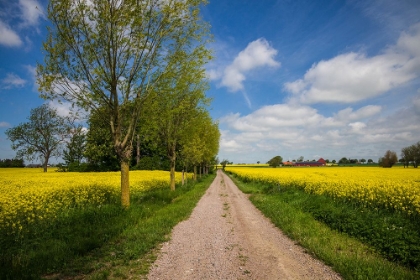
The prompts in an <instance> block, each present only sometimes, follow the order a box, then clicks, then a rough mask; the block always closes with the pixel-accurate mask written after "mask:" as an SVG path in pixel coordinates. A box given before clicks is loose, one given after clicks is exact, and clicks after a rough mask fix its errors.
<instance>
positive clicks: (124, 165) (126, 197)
mask: <svg viewBox="0 0 420 280" xmlns="http://www.w3.org/2000/svg"><path fill="white" fill-rule="evenodd" d="M128 162H129V160H128V159H123V160H121V205H122V207H124V208H129V207H130V166H129V164H128Z"/></svg>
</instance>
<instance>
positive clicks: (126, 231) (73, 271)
mask: <svg viewBox="0 0 420 280" xmlns="http://www.w3.org/2000/svg"><path fill="white" fill-rule="evenodd" d="M213 179H214V176H209V177H207V178H206V179H204V180H203V181H202V182H198V183H197V184H193V183H190V184H187V185H185V186H183V187H181V186H179V187H178V188H177V190H176V191H174V192H169V191H168V189H166V188H165V189H154V190H150V191H147V192H144V193H140V194H138V195H136V196H134V197H132V204H133V207H131V208H129V209H123V208H121V206H119V205H118V202H117V201H118V198H117V197H114V198H110V201H109V204H107V205H104V206H102V207H100V208H98V207H89V206H87V207H84V208H80V209H74V210H72V211H69V212H66V213H62V214H61V215H60V217H58V218H57V219H56V221H54V222H50V221H44V223H43V224H37V225H36V226H34V227H33V228H31V229H30V232H29V233H27V234H26V235H20V236H7V235H5V234H3V233H1V232H0V247H1V248H2V253H1V255H0V279H39V278H40V277H41V276H43V275H46V274H52V275H56V277H57V278H60V279H67V278H74V277H75V276H77V275H83V276H86V274H91V273H93V274H95V275H92V277H95V276H97V274H98V273H109V274H110V275H111V274H113V273H114V272H115V271H117V270H119V269H122V270H124V268H126V267H129V269H127V270H126V271H127V272H126V273H128V274H129V273H130V271H131V270H133V268H134V270H136V268H137V270H138V267H139V266H140V263H139V262H138V260H139V259H140V260H142V262H141V263H142V264H143V265H146V266H147V265H150V263H149V264H145V260H143V258H144V257H145V256H146V255H147V254H148V253H149V252H151V251H152V250H153V249H154V248H156V247H157V245H158V244H159V243H162V242H164V241H166V240H167V236H168V234H170V232H171V230H172V228H173V227H174V226H175V225H176V224H178V223H179V222H180V221H182V220H184V219H186V218H187V217H188V216H189V215H190V213H191V212H192V210H193V208H194V207H195V205H196V203H197V202H198V200H199V199H200V198H201V196H202V195H203V194H204V192H205V191H206V189H207V188H208V187H209V185H210V183H211V182H212V181H213ZM131 262H133V266H132V267H130V265H131ZM100 267H101V268H103V269H106V270H105V271H104V270H103V269H99V271H97V272H94V271H95V270H98V268H100ZM141 273H143V274H144V273H147V268H146V269H145V268H143V270H142V271H141ZM127 276H128V275H127ZM132 276H135V277H139V275H132ZM76 278H77V277H76ZM125 278H127V277H125Z"/></svg>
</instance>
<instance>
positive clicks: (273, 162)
mask: <svg viewBox="0 0 420 280" xmlns="http://www.w3.org/2000/svg"><path fill="white" fill-rule="evenodd" d="M282 162H283V158H282V157H281V156H275V157H273V158H272V159H270V160H269V161H268V162H267V163H268V165H269V166H271V167H278V166H280V164H281V163H282Z"/></svg>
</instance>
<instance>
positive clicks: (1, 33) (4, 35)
mask: <svg viewBox="0 0 420 280" xmlns="http://www.w3.org/2000/svg"><path fill="white" fill-rule="evenodd" d="M0 45H4V46H6V47H18V46H20V45H22V40H21V39H20V37H19V35H18V34H17V33H16V32H15V31H13V30H12V29H11V28H10V27H9V26H8V25H7V24H6V23H4V22H3V21H1V20H0Z"/></svg>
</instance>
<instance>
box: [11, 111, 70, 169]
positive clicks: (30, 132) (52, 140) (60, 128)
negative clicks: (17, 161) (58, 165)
mask: <svg viewBox="0 0 420 280" xmlns="http://www.w3.org/2000/svg"><path fill="white" fill-rule="evenodd" d="M28 120H29V121H28V122H26V123H21V124H19V125H18V126H16V127H13V128H9V129H8V130H6V135H7V137H8V138H9V140H10V141H12V149H13V150H17V156H18V158H26V159H28V160H34V159H37V158H39V159H41V160H42V165H43V167H44V172H47V166H48V161H49V159H50V158H51V157H52V156H60V155H61V152H62V145H63V143H64V142H65V140H66V138H67V137H68V135H69V134H70V129H71V126H70V123H69V122H68V120H67V119H66V118H63V117H61V116H59V115H58V114H57V111H56V110H55V109H52V108H50V107H49V106H48V105H46V104H44V105H41V106H39V107H36V108H34V109H32V110H31V113H30V116H29V118H28Z"/></svg>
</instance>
